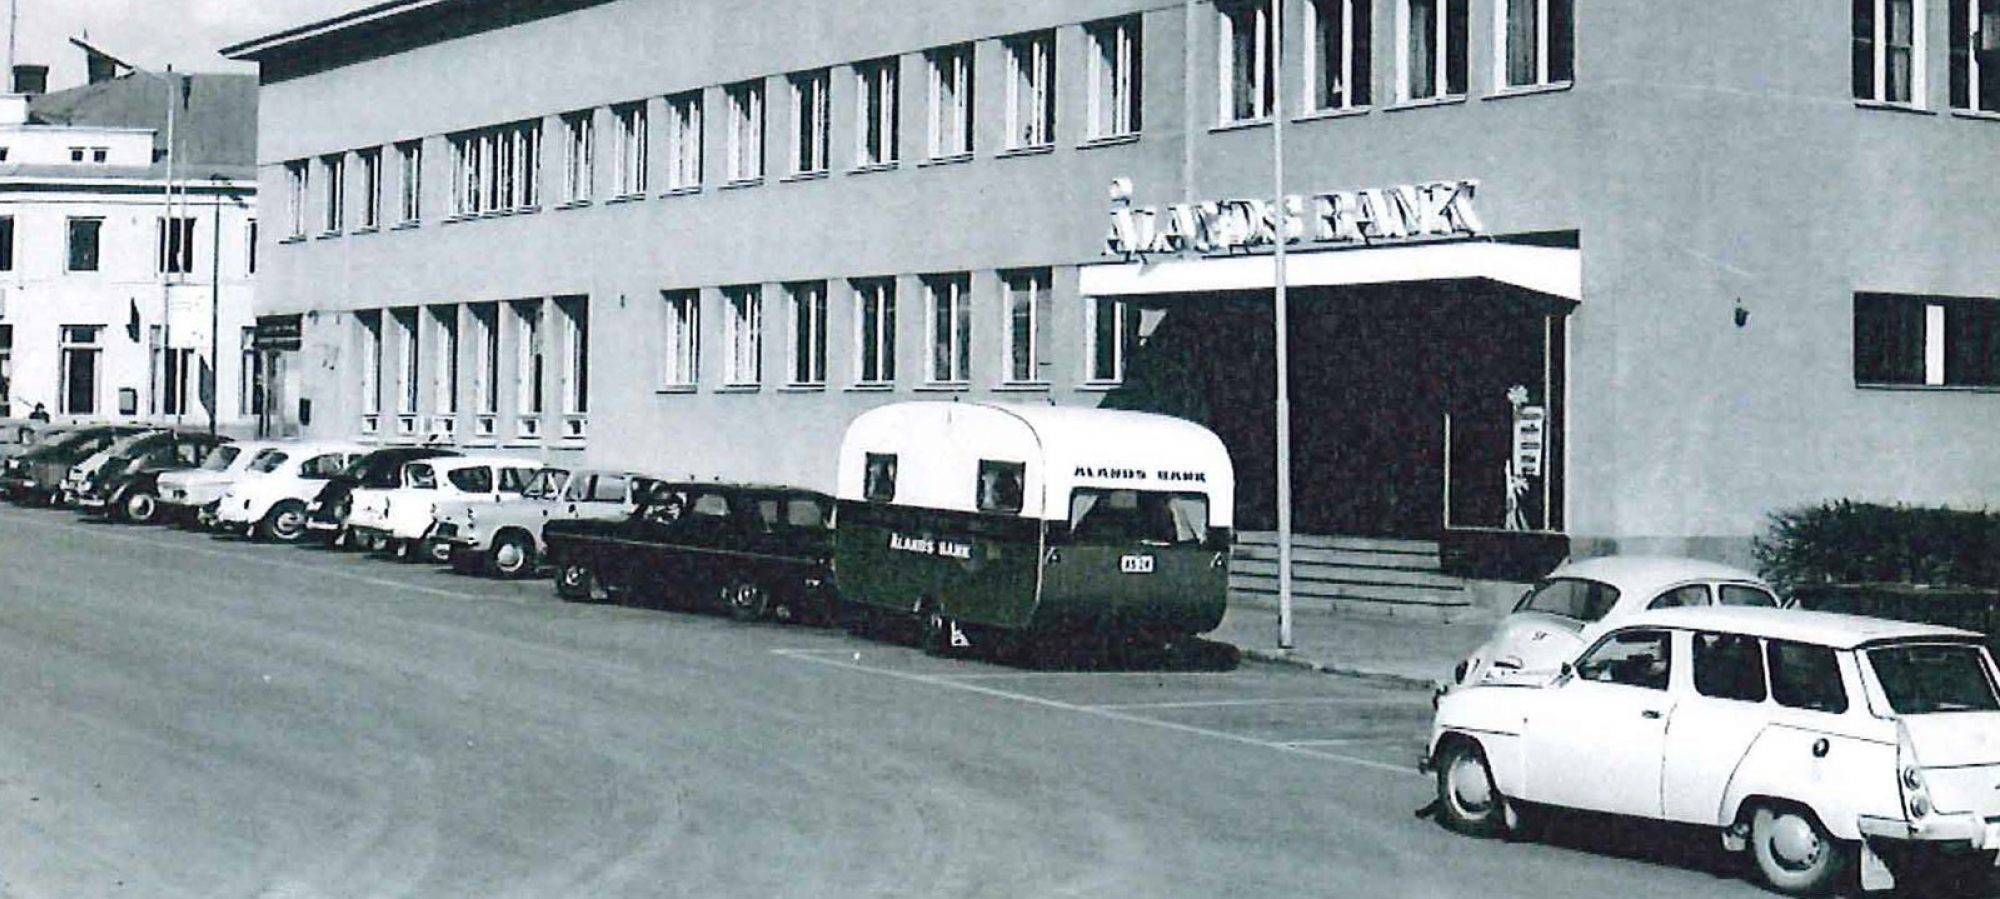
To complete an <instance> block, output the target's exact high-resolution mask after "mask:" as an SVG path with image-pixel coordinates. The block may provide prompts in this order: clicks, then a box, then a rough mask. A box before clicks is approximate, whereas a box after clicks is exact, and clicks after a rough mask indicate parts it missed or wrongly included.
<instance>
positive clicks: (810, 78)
mask: <svg viewBox="0 0 2000 899" xmlns="http://www.w3.org/2000/svg"><path fill="white" fill-rule="evenodd" d="M831 81H832V78H831V74H830V73H829V72H828V71H827V70H826V69H814V70H813V71H810V72H799V73H797V74H795V75H793V76H792V77H791V83H792V174H795V175H810V174H815V173H818V172H824V171H826V166H827V160H826V156H827V153H826V151H827V143H828V138H829V136H830V135H831V133H832V130H833V123H832V119H831V115H832V113H831V111H830V110H829V109H828V107H827V88H828V87H829V86H830V83H831Z"/></svg>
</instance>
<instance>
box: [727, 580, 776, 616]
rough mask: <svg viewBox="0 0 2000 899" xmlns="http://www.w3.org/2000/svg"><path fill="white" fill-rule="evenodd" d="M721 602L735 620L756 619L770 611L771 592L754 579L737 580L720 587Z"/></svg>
mask: <svg viewBox="0 0 2000 899" xmlns="http://www.w3.org/2000/svg"><path fill="white" fill-rule="evenodd" d="M722 602H723V604H724V605H727V606H728V607H729V616H730V617H731V618H734V619H736V620H737V621H756V620H758V619H760V618H763V617H764V616H765V615H766V614H769V613H770V611H771V594H770V593H769V592H768V591H766V590H765V589H764V588H763V587H762V586H761V585H759V584H758V583H757V582H756V581H737V582H735V583H732V584H730V585H729V586H727V587H724V588H722Z"/></svg>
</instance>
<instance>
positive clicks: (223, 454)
mask: <svg viewBox="0 0 2000 899" xmlns="http://www.w3.org/2000/svg"><path fill="white" fill-rule="evenodd" d="M284 445H286V444H285V442H284V441H279V440H244V441H240V442H237V443H225V444H222V445H221V446H218V447H216V448H215V449H214V450H213V451H211V452H210V453H209V454H208V455H207V456H206V457H204V458H203V459H202V460H201V464H200V465H197V466H195V467H193V468H188V469H183V470H180V471H164V472H161V473H160V475H159V478H158V482H159V488H158V489H159V496H160V500H159V502H160V518H161V519H162V520H165V521H177V522H182V523H187V524H192V523H194V521H195V516H196V515H197V514H198V513H199V512H200V511H201V508H202V507H203V506H206V505H208V504H210V503H213V502H215V501H216V500H217V499H220V498H221V497H222V493H223V491H225V490H228V489H229V485H230V484H233V483H235V482H236V481H237V479H239V478H241V477H243V476H245V475H247V474H249V473H250V466H251V465H253V464H255V463H256V461H257V460H258V459H260V458H262V457H263V454H264V453H266V452H268V451H271V450H275V449H277V448H278V447H280V446H284Z"/></svg>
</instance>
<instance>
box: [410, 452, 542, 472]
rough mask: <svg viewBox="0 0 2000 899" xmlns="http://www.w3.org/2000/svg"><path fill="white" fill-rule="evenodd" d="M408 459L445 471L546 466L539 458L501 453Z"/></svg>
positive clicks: (539, 467)
mask: <svg viewBox="0 0 2000 899" xmlns="http://www.w3.org/2000/svg"><path fill="white" fill-rule="evenodd" d="M410 461H411V462H429V463H431V464H433V465H436V466H437V467H438V468H441V469H444V470H445V471H457V470H458V469H461V468H472V467H474V466H478V465H500V466H506V467H510V468H533V469H538V470H539V469H542V468H547V467H548V466H547V465H546V464H544V463H543V462H542V460H540V459H534V458H527V457H522V456H501V455H477V456H443V457H439V458H435V459H411V460H410Z"/></svg>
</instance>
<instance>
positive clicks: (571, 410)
mask: <svg viewBox="0 0 2000 899" xmlns="http://www.w3.org/2000/svg"><path fill="white" fill-rule="evenodd" d="M557 308H558V309H560V310H562V320H563V411H564V412H566V413H568V414H571V415H582V414H584V413H586V412H589V411H590V304H589V303H588V301H586V299H585V298H583V297H570V298H568V299H565V300H559V301H557Z"/></svg>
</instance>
